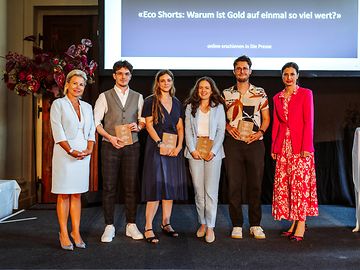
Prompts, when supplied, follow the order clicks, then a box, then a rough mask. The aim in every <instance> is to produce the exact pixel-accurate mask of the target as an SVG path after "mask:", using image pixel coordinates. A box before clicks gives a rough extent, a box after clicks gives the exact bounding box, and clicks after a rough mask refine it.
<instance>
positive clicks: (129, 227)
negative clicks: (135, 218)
mask: <svg viewBox="0 0 360 270" xmlns="http://www.w3.org/2000/svg"><path fill="white" fill-rule="evenodd" d="M125 234H126V236H128V237H131V238H132V239H134V240H141V239H144V236H143V234H142V233H141V232H140V231H139V229H138V227H137V226H136V224H135V223H128V224H126V233H125Z"/></svg>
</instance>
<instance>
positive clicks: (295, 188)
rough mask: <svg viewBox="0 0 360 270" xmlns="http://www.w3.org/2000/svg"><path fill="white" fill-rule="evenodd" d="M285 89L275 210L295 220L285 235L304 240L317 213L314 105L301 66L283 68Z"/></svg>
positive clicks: (275, 139) (274, 150)
mask: <svg viewBox="0 0 360 270" xmlns="http://www.w3.org/2000/svg"><path fill="white" fill-rule="evenodd" d="M281 73H282V80H283V83H284V85H285V89H284V90H282V91H281V92H280V93H278V94H276V95H275V96H274V116H273V119H274V120H273V128H272V146H271V156H272V158H273V159H274V160H276V170H275V179H274V192H273V205H272V214H273V216H274V219H275V220H281V219H286V220H289V221H292V225H291V227H290V228H289V229H288V231H286V232H283V233H282V235H283V236H288V237H290V240H293V241H296V242H298V241H302V240H303V238H304V233H305V221H306V217H307V216H317V215H318V201H317V193H316V176H315V163H314V145H313V123H314V106H313V95H312V91H311V90H310V89H306V88H302V87H299V86H298V85H297V80H298V78H299V67H298V65H297V64H296V63H294V62H289V63H287V64H285V65H284V66H283V68H282V69H281Z"/></svg>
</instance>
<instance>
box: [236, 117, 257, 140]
mask: <svg viewBox="0 0 360 270" xmlns="http://www.w3.org/2000/svg"><path fill="white" fill-rule="evenodd" d="M253 127H254V123H253V122H249V121H244V120H240V121H239V124H238V130H239V132H240V140H241V141H244V142H246V141H247V140H248V139H249V136H250V135H251V134H253Z"/></svg>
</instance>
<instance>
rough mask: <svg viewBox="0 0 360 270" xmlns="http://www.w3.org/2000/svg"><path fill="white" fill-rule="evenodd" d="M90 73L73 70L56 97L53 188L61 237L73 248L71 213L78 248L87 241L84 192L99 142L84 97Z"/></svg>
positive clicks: (63, 244) (64, 244)
mask: <svg viewBox="0 0 360 270" xmlns="http://www.w3.org/2000/svg"><path fill="white" fill-rule="evenodd" d="M86 81H87V77H86V74H85V73H84V72H83V71H81V70H72V71H71V72H69V74H68V75H67V77H66V82H65V88H64V94H65V96H64V97H63V98H59V99H57V100H55V101H54V102H53V104H52V106H51V109H50V121H51V130H52V134H53V138H54V141H55V144H54V152H53V160H52V189H51V192H52V193H54V194H57V195H58V196H57V205H56V210H57V216H58V221H59V225H60V232H59V241H60V245H61V247H62V248H63V249H65V250H73V249H74V246H73V244H72V242H71V240H70V238H69V233H68V229H67V223H68V217H69V214H70V217H71V227H72V230H71V233H70V235H71V237H72V239H73V241H74V242H75V246H76V247H78V248H85V247H86V245H85V243H84V241H83V240H82V238H81V235H80V216H81V193H84V192H87V191H88V190H89V171H90V168H89V163H90V155H91V153H92V150H93V146H94V142H95V125H94V118H93V111H92V107H91V105H90V104H88V103H86V102H84V101H81V100H80V98H81V96H82V94H83V93H84V89H85V85H86Z"/></svg>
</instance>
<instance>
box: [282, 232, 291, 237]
mask: <svg viewBox="0 0 360 270" xmlns="http://www.w3.org/2000/svg"><path fill="white" fill-rule="evenodd" d="M292 235H294V232H289V231H287V232H282V233H281V234H280V236H282V237H291V236H292Z"/></svg>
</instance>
